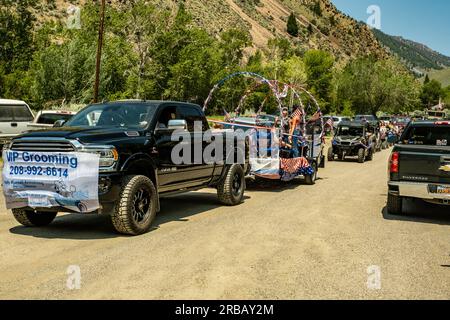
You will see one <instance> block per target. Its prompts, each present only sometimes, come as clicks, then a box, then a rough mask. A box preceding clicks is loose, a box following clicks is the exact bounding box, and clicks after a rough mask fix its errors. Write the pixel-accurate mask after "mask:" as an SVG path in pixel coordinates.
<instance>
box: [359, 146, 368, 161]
mask: <svg viewBox="0 0 450 320" xmlns="http://www.w3.org/2000/svg"><path fill="white" fill-rule="evenodd" d="M365 158H366V150H365V149H364V148H361V149H359V150H358V162H359V163H364V160H365Z"/></svg>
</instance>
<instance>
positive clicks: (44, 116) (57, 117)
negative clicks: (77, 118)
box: [27, 110, 76, 131]
mask: <svg viewBox="0 0 450 320" xmlns="http://www.w3.org/2000/svg"><path fill="white" fill-rule="evenodd" d="M75 114H76V112H72V111H63V110H42V111H39V112H38V114H37V115H36V117H35V118H34V120H33V122H31V123H29V124H28V125H27V131H33V130H42V129H48V128H52V127H53V125H54V124H55V122H57V121H61V120H62V121H64V122H67V121H69V120H70V119H71V118H72V117H73V116H74V115H75Z"/></svg>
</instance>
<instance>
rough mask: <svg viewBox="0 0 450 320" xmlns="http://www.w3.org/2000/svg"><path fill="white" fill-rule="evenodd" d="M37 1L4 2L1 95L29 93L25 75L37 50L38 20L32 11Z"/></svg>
mask: <svg viewBox="0 0 450 320" xmlns="http://www.w3.org/2000/svg"><path fill="white" fill-rule="evenodd" d="M34 4H35V1H31V0H23V1H12V0H3V1H2V3H1V5H0V96H4V97H9V98H20V97H24V96H26V95H27V91H28V89H27V88H28V84H29V83H28V82H29V81H28V80H29V79H23V78H24V77H27V75H26V70H27V69H28V67H29V64H30V61H31V58H32V55H33V52H34V50H35V46H34V42H33V26H34V22H35V20H36V19H35V17H34V14H33V13H32V11H31V10H30V7H31V6H32V5H34ZM22 83H23V85H22ZM25 83H26V84H25Z"/></svg>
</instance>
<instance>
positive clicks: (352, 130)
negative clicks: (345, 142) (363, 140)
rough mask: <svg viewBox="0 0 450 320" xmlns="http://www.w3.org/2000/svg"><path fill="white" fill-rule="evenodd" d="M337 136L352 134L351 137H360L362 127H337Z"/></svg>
mask: <svg viewBox="0 0 450 320" xmlns="http://www.w3.org/2000/svg"><path fill="white" fill-rule="evenodd" d="M337 135H338V136H352V137H360V136H362V135H363V128H362V127H344V126H342V127H339V128H338V132H337Z"/></svg>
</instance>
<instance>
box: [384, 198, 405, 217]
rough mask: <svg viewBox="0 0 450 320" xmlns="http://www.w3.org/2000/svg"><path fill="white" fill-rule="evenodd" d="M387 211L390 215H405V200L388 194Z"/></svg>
mask: <svg viewBox="0 0 450 320" xmlns="http://www.w3.org/2000/svg"><path fill="white" fill-rule="evenodd" d="M387 211H388V213H390V214H394V215H401V214H403V198H402V197H400V196H396V195H393V194H388V199H387Z"/></svg>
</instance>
